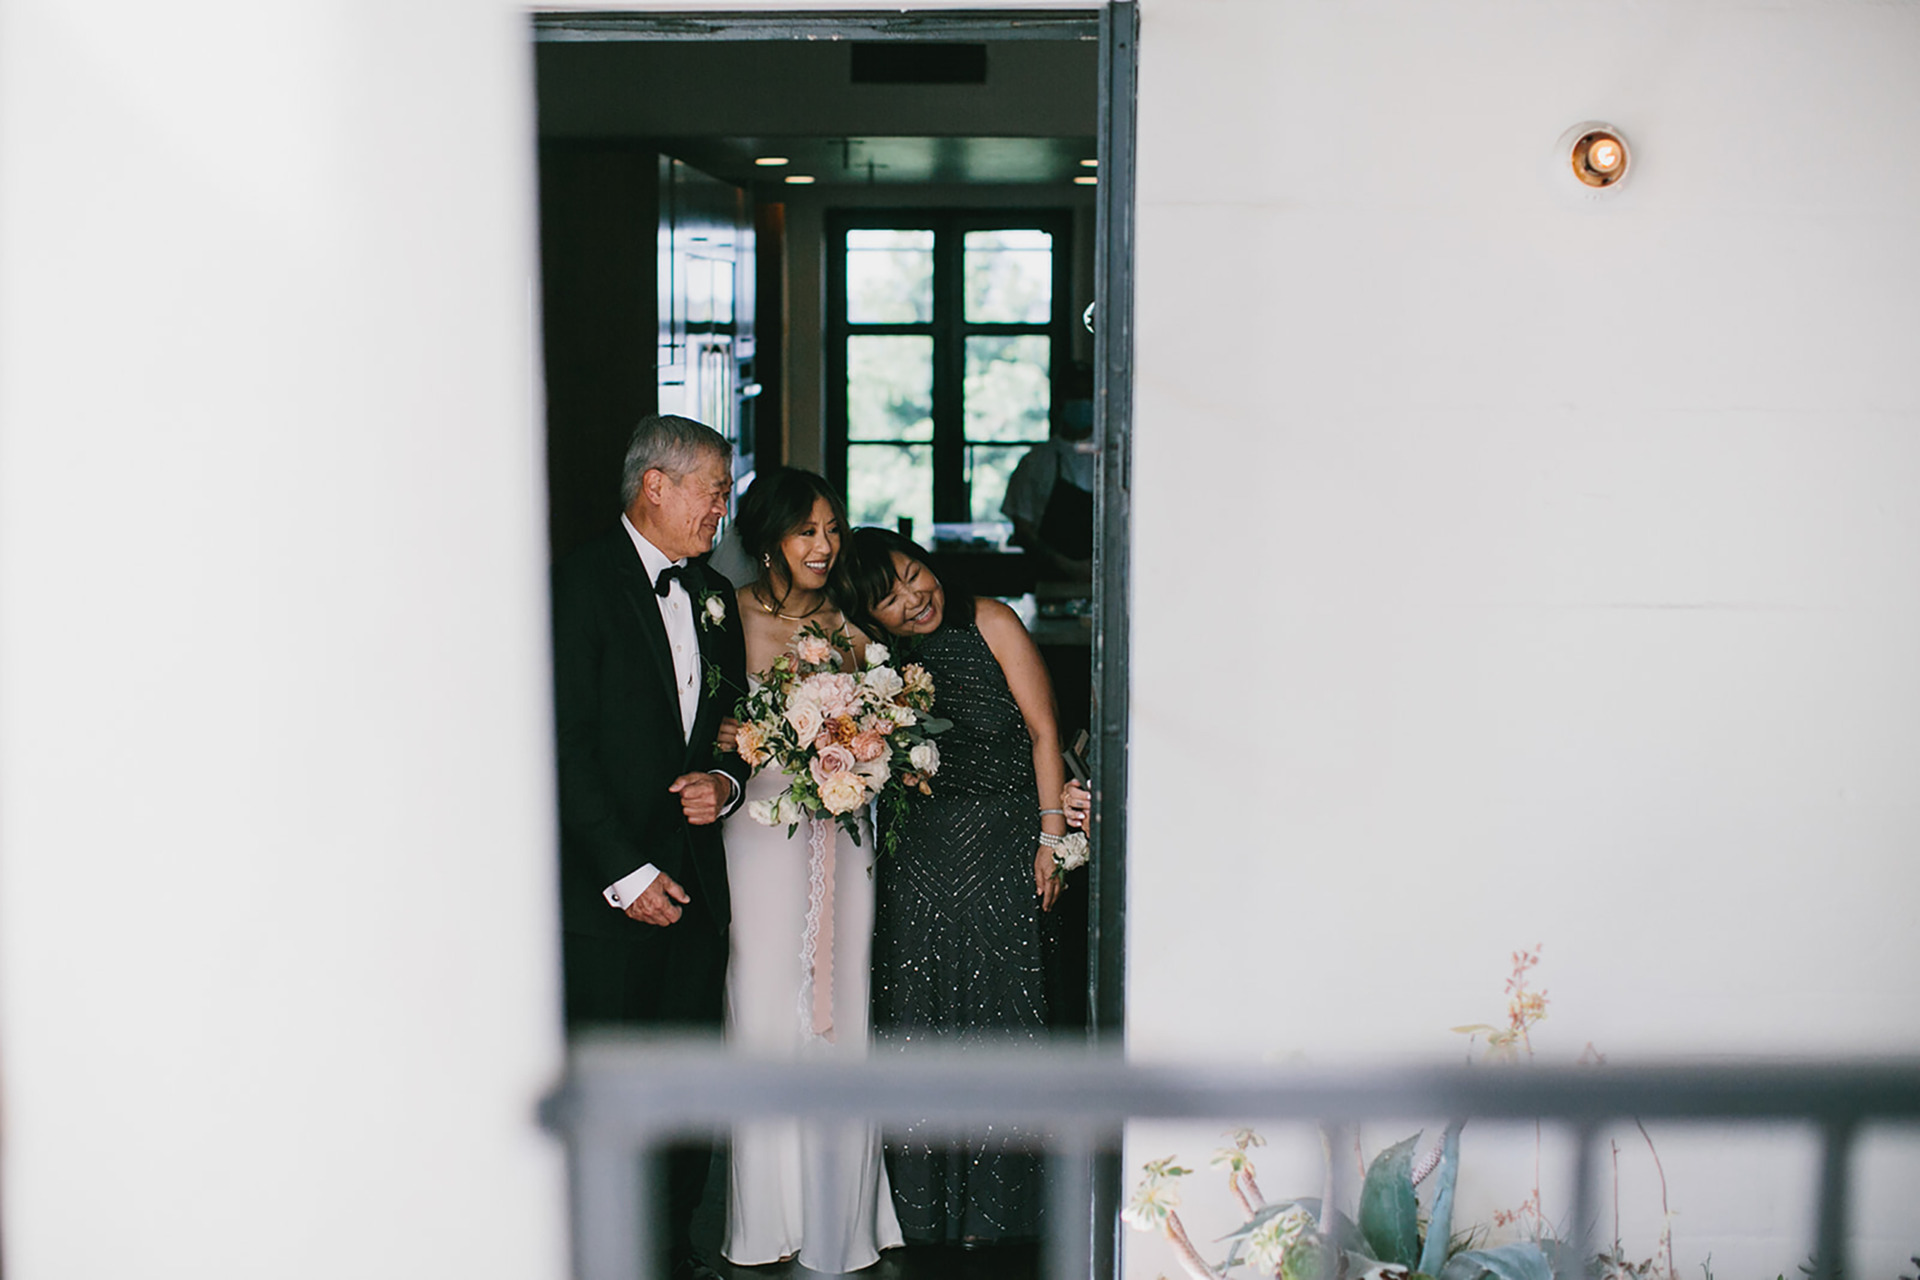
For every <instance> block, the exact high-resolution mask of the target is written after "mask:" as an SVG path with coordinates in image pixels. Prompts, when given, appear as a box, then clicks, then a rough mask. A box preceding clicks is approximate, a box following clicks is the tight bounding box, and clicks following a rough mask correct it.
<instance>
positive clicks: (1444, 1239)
mask: <svg viewBox="0 0 1920 1280" xmlns="http://www.w3.org/2000/svg"><path fill="white" fill-rule="evenodd" d="M1465 1123H1466V1121H1464V1120H1455V1121H1454V1122H1453V1123H1451V1124H1449V1125H1448V1126H1447V1131H1446V1133H1445V1134H1444V1135H1442V1136H1441V1139H1440V1167H1439V1168H1438V1169H1435V1170H1434V1178H1433V1213H1432V1214H1431V1215H1430V1216H1429V1218H1428V1220H1427V1242H1426V1247H1425V1248H1423V1249H1421V1250H1420V1270H1421V1271H1423V1272H1425V1273H1426V1274H1427V1275H1430V1276H1437V1275H1439V1274H1440V1268H1442V1267H1443V1266H1445V1265H1446V1262H1447V1246H1448V1245H1449V1243H1450V1242H1451V1240H1452V1236H1453V1184H1454V1180H1455V1179H1456V1178H1458V1177H1459V1176H1460V1127H1461V1126H1462V1125H1464V1124H1465Z"/></svg>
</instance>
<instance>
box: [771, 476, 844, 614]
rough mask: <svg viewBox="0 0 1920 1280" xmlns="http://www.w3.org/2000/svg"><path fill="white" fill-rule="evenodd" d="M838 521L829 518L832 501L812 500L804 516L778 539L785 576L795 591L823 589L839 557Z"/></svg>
mask: <svg viewBox="0 0 1920 1280" xmlns="http://www.w3.org/2000/svg"><path fill="white" fill-rule="evenodd" d="M840 534H841V529H840V522H839V521H838V520H836V519H834V518H833V504H832V503H830V502H828V501H827V500H826V499H825V498H815V499H814V500H813V510H812V511H811V512H809V513H808V515H807V518H806V519H805V520H802V521H801V522H800V523H799V524H798V525H797V526H795V527H794V528H793V529H792V530H791V531H789V532H788V534H787V536H786V537H784V538H782V539H780V559H781V561H782V563H784V564H785V565H786V566H787V576H788V579H789V581H791V582H792V584H793V587H794V589H795V590H798V591H824V590H826V588H827V575H828V574H829V573H831V572H832V571H833V562H834V561H835V560H837V559H838V558H839V557H840Z"/></svg>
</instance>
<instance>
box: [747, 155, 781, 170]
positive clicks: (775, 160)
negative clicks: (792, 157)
mask: <svg viewBox="0 0 1920 1280" xmlns="http://www.w3.org/2000/svg"><path fill="white" fill-rule="evenodd" d="M753 162H754V163H755V164H762V165H766V166H767V167H768V168H772V167H774V166H776V165H783V164H786V163H788V160H787V158H786V157H785V156H755V157H754V158H753Z"/></svg>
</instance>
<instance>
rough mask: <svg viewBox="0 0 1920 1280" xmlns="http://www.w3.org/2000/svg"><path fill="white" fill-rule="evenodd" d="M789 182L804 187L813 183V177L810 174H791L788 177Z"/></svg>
mask: <svg viewBox="0 0 1920 1280" xmlns="http://www.w3.org/2000/svg"><path fill="white" fill-rule="evenodd" d="M787 181H788V182H789V183H791V184H792V185H794V186H796V187H804V186H806V185H807V184H809V183H811V182H812V181H813V175H812V174H810V173H790V174H788V175H787Z"/></svg>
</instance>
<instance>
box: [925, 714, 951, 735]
mask: <svg viewBox="0 0 1920 1280" xmlns="http://www.w3.org/2000/svg"><path fill="white" fill-rule="evenodd" d="M920 727H921V728H922V729H925V730H926V731H927V732H928V733H945V732H946V731H947V730H949V729H951V728H953V721H951V720H942V719H941V718H940V717H938V716H921V717H920Z"/></svg>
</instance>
